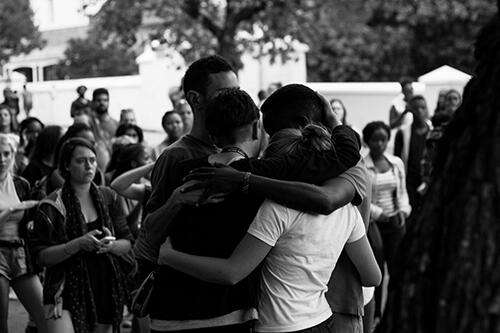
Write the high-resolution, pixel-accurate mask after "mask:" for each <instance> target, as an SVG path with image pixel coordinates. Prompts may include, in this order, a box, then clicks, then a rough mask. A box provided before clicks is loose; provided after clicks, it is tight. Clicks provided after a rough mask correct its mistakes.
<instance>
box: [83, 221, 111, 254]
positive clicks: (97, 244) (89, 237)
mask: <svg viewBox="0 0 500 333" xmlns="http://www.w3.org/2000/svg"><path fill="white" fill-rule="evenodd" d="M103 234H104V235H103ZM100 235H103V239H101V240H99V239H97V238H96V236H100ZM110 237H112V235H111V231H110V230H109V229H108V228H106V227H104V228H103V231H101V230H97V229H94V230H91V231H89V232H87V233H86V234H85V235H83V236H81V237H80V238H79V239H78V245H79V249H80V250H83V251H87V252H97V253H99V254H101V253H107V252H112V251H113V249H114V247H115V245H116V244H115V241H114V240H112V239H110Z"/></svg>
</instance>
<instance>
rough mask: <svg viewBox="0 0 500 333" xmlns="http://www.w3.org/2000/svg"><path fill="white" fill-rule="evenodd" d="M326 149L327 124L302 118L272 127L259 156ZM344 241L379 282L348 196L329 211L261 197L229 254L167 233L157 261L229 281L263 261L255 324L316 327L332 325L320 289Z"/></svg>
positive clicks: (365, 275) (261, 328)
mask: <svg viewBox="0 0 500 333" xmlns="http://www.w3.org/2000/svg"><path fill="white" fill-rule="evenodd" d="M331 149H333V144H332V142H331V139H330V134H329V132H328V131H327V130H326V129H324V128H323V127H320V126H317V125H307V126H306V127H305V128H304V129H303V130H302V131H301V130H298V129H284V130H281V131H278V132H277V133H275V134H274V135H273V136H272V137H271V140H270V142H269V146H268V148H267V149H266V151H265V156H266V157H275V156H280V155H284V154H292V153H293V154H300V153H302V152H304V153H305V152H307V151H311V150H312V151H320V150H331ZM344 246H345V249H346V251H347V253H348V255H349V257H350V259H351V260H352V262H353V263H354V265H355V267H356V268H357V270H358V272H359V275H360V277H361V282H362V283H363V285H366V286H373V285H378V284H379V283H380V280H381V273H380V270H379V268H378V266H377V263H376V261H375V258H374V256H373V252H372V250H371V248H370V245H369V244H368V240H367V238H366V235H365V226H364V224H363V220H362V218H361V215H360V213H359V212H358V210H357V209H356V208H355V207H353V206H352V205H350V204H349V205H346V206H344V207H341V208H339V209H337V210H336V211H334V212H333V213H331V214H330V215H319V214H308V213H305V212H300V211H297V210H294V209H291V208H287V207H285V206H282V205H280V204H277V203H275V202H272V201H270V200H266V201H264V203H263V204H262V205H261V207H260V209H259V211H258V213H257V215H256V216H255V219H254V220H253V222H252V224H251V225H250V227H249V228H248V231H247V233H246V235H245V236H244V238H243V239H242V240H241V241H240V243H239V245H238V246H237V247H236V249H235V250H234V252H233V253H232V255H231V256H230V257H229V258H227V259H223V258H213V257H202V256H194V255H190V254H187V253H182V252H179V251H176V250H175V249H173V248H172V246H171V244H170V242H169V240H167V242H166V243H165V244H164V245H163V246H162V249H161V251H160V252H161V253H160V258H159V264H162V265H168V266H171V267H173V268H175V269H176V270H179V271H181V272H183V273H185V274H189V275H191V276H194V277H196V278H198V279H201V280H204V281H207V282H211V283H219V284H231V285H233V284H236V283H238V282H239V281H241V280H242V279H243V278H245V277H246V276H248V275H249V274H250V273H251V272H252V271H253V270H254V269H256V268H257V267H261V272H260V281H261V283H260V295H259V303H258V311H259V320H258V323H257V325H256V326H255V331H256V332H292V331H300V330H305V329H309V328H312V327H314V329H315V330H316V329H317V330H318V332H320V331H321V330H322V329H323V330H329V329H331V326H332V322H333V321H334V320H335V316H332V311H331V309H330V306H329V305H328V302H327V300H326V297H325V292H326V290H327V284H328V281H329V278H330V275H331V273H332V271H333V269H334V268H335V265H336V262H337V260H338V258H339V256H340V253H341V251H342V249H343V248H344ZM261 263H262V265H261Z"/></svg>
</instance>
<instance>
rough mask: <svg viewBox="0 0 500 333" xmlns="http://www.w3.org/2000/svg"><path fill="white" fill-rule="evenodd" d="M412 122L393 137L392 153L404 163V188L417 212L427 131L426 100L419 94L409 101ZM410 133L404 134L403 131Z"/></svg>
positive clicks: (413, 208)
mask: <svg viewBox="0 0 500 333" xmlns="http://www.w3.org/2000/svg"><path fill="white" fill-rule="evenodd" d="M408 106H409V109H410V112H411V113H412V114H413V123H412V125H411V127H410V128H408V129H401V130H399V131H398V133H397V134H396V138H395V139H394V140H395V141H394V155H396V156H398V157H400V158H401V159H402V160H403V162H405V165H406V188H407V190H408V197H409V199H410V206H411V207H412V214H414V213H417V212H418V208H419V206H420V201H421V195H420V194H419V193H418V191H417V190H418V187H419V186H420V185H422V171H421V170H422V168H421V162H422V159H423V157H424V150H425V141H426V138H427V133H428V132H429V125H428V124H427V121H426V119H427V118H428V111H427V102H426V101H425V98H424V97H423V96H421V95H417V96H414V97H413V98H412V99H410V102H409V105H408ZM408 130H409V131H410V133H408V134H409V135H408V134H405V131H408Z"/></svg>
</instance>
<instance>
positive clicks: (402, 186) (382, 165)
mask: <svg viewBox="0 0 500 333" xmlns="http://www.w3.org/2000/svg"><path fill="white" fill-rule="evenodd" d="M390 133H391V131H390V128H389V126H388V125H386V124H385V123H383V122H381V121H375V122H371V123H369V124H368V125H366V127H365V128H364V129H363V140H364V141H365V142H366V144H367V145H368V147H369V148H370V153H369V154H368V155H366V156H365V157H364V159H365V163H366V167H367V169H368V171H369V174H370V176H371V178H372V179H371V180H372V204H371V207H370V220H371V221H374V222H376V224H377V226H378V229H379V230H380V233H381V236H382V241H383V246H384V257H385V260H386V261H387V266H388V268H389V274H391V273H392V272H393V269H394V255H395V254H396V250H397V247H398V246H399V243H400V241H401V239H402V238H403V236H404V233H405V223H406V218H407V217H408V215H410V213H411V206H410V203H409V200H408V193H407V191H406V175H405V168H404V164H403V161H402V160H401V159H400V158H399V157H396V156H393V155H390V154H387V153H386V148H387V142H388V141H389V138H390Z"/></svg>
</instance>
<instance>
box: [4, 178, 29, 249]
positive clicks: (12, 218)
mask: <svg viewBox="0 0 500 333" xmlns="http://www.w3.org/2000/svg"><path fill="white" fill-rule="evenodd" d="M20 202H21V200H20V199H19V197H18V196H17V191H16V187H15V185H14V179H13V177H12V175H11V174H10V173H9V174H7V177H6V178H5V179H4V180H0V211H2V210H5V209H9V208H11V207H13V206H15V205H16V204H19V203H20ZM23 215H24V212H23V211H16V212H14V213H12V214H10V215H9V217H8V218H7V219H6V220H5V221H0V240H4V241H14V240H17V239H19V232H18V224H19V221H21V219H22V218H23Z"/></svg>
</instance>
